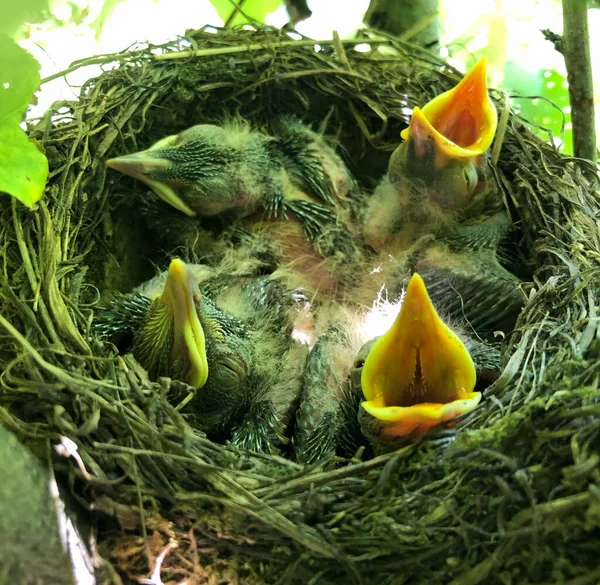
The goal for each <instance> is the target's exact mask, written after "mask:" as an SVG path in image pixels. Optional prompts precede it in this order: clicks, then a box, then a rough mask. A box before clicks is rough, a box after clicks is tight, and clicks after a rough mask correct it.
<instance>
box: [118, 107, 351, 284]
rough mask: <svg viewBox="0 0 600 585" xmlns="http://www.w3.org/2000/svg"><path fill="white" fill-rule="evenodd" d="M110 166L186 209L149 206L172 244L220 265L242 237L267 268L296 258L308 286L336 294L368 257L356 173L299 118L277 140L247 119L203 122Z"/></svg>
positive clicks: (286, 121) (285, 122) (153, 222)
mask: <svg viewBox="0 0 600 585" xmlns="http://www.w3.org/2000/svg"><path fill="white" fill-rule="evenodd" d="M107 165H108V166H109V167H112V168H115V169H117V170H120V171H121V172H123V173H125V174H128V175H131V176H133V177H135V178H137V179H139V180H141V181H143V182H145V183H146V184H147V185H149V186H150V187H151V188H152V190H153V191H154V192H155V193H156V195H158V197H160V198H161V199H162V200H163V201H164V202H166V203H167V204H168V205H169V206H171V207H172V208H173V209H175V210H178V211H179V212H182V213H183V214H185V215H181V214H179V215H175V214H173V213H170V214H169V213H165V211H164V206H162V208H161V207H160V206H158V207H157V206H155V205H146V207H147V208H148V213H147V217H148V222H149V224H150V226H151V227H152V228H153V229H154V231H156V232H157V233H159V234H162V236H163V237H164V238H163V239H165V240H167V242H166V243H167V245H168V246H169V247H170V248H171V249H173V248H176V247H184V248H186V249H190V248H192V249H193V250H194V252H195V254H196V256H198V257H200V258H203V261H208V262H213V263H219V262H220V261H221V259H222V254H223V251H224V250H225V249H227V248H228V246H230V244H232V243H233V244H234V245H235V243H236V238H239V237H240V233H241V234H243V235H242V236H241V237H242V239H243V247H244V249H245V251H248V250H250V251H252V250H258V251H259V252H260V253H261V254H262V256H261V258H262V260H263V262H264V263H265V265H267V266H270V267H271V268H272V269H274V268H277V267H279V266H283V265H287V264H293V268H294V270H295V271H296V272H302V274H303V275H304V280H305V282H306V286H307V287H308V288H310V289H312V290H314V291H317V290H320V291H326V292H332V291H334V290H336V288H337V286H338V282H339V281H340V280H344V278H345V277H346V272H345V270H344V266H345V265H346V264H347V262H348V260H351V259H353V258H356V259H359V258H360V257H361V255H362V248H361V246H360V245H359V244H358V243H357V240H356V238H355V235H356V233H355V229H354V227H353V226H354V213H355V212H354V203H355V202H354V198H355V195H356V188H355V183H354V181H353V179H352V177H351V176H350V174H349V172H348V170H347V169H346V167H345V165H344V163H343V161H342V160H341V158H340V157H339V156H338V155H337V154H336V152H335V151H334V150H333V148H331V147H330V146H329V145H328V144H327V143H326V142H325V140H324V139H323V137H322V136H320V135H319V134H317V133H315V132H313V131H312V130H310V129H309V128H308V127H306V126H305V125H304V124H302V123H301V122H299V121H297V120H295V119H293V118H283V119H282V120H281V122H280V124H279V129H278V132H277V135H276V136H268V135H266V134H263V133H260V132H258V131H255V130H251V129H250V128H249V126H248V125H247V124H245V123H242V122H239V121H238V122H231V123H227V124H224V125H223V126H214V125H198V126H194V127H192V128H189V129H188V130H185V131H184V132H181V133H180V134H178V135H175V136H171V137H167V138H164V139H163V140H161V141H159V142H158V143H156V144H155V145H153V146H152V147H151V148H149V149H148V150H145V151H142V152H139V153H136V154H133V155H126V156H122V157H118V158H115V159H111V160H109V161H107ZM186 216H187V217H186ZM345 263H346V264H345Z"/></svg>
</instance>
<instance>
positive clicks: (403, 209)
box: [362, 58, 525, 337]
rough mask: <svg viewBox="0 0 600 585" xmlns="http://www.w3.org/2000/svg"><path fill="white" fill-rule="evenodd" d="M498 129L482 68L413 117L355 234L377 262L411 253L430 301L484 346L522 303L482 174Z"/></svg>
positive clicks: (497, 199)
mask: <svg viewBox="0 0 600 585" xmlns="http://www.w3.org/2000/svg"><path fill="white" fill-rule="evenodd" d="M496 126H497V114H496V109H495V107H494V104H493V102H492V101H491V99H490V97H489V95H488V91H487V85H486V60H485V58H484V59H481V60H480V61H479V62H478V63H477V64H476V65H475V66H474V67H473V69H472V70H471V71H470V72H469V73H468V74H467V75H466V76H465V77H464V79H463V80H462V81H461V82H460V83H459V84H458V85H457V86H456V87H455V88H454V89H452V90H450V91H447V92H445V93H443V94H441V95H439V96H437V97H435V98H434V99H433V100H431V101H430V102H429V103H427V104H426V105H425V106H424V107H423V108H422V109H420V108H418V107H416V108H415V109H414V112H413V115H412V118H411V121H410V125H409V127H408V128H407V129H406V130H404V131H403V132H402V137H403V138H404V139H405V142H403V143H402V144H401V145H400V146H399V147H398V148H397V149H396V150H395V151H394V153H393V154H392V156H391V158H390V161H389V168H388V174H387V175H386V176H385V177H384V179H383V180H382V182H381V184H380V185H379V186H378V187H377V189H376V190H375V192H374V193H373V195H372V197H371V198H370V200H369V201H368V203H367V206H366V210H365V213H364V217H363V224H362V226H363V235H364V238H365V240H366V241H367V242H368V243H369V244H370V245H372V246H373V247H375V248H376V249H378V250H379V251H380V252H382V256H383V257H385V256H391V257H394V258H395V257H399V256H402V254H404V253H406V251H407V250H409V251H410V254H412V258H411V260H410V264H411V267H412V269H413V270H416V271H418V272H419V273H420V274H421V275H422V277H423V279H424V280H425V282H426V284H427V286H428V290H429V293H430V295H431V296H432V298H433V301H434V302H435V303H436V304H437V303H440V302H442V303H443V305H444V309H445V310H446V311H447V314H448V315H449V316H450V317H452V318H461V319H466V320H467V321H468V322H469V323H470V324H471V326H472V328H473V329H474V330H475V332H476V333H477V334H479V335H482V336H485V337H489V336H492V335H494V333H495V331H497V330H504V331H510V330H511V329H512V327H513V326H514V323H515V320H516V318H517V316H518V314H519V312H520V310H521V308H522V307H523V304H524V301H525V296H524V295H523V293H522V292H521V291H520V289H519V284H520V280H519V279H518V278H517V277H516V276H514V275H513V274H511V273H510V272H508V271H507V270H506V269H505V268H504V267H503V266H502V265H501V264H500V262H499V261H498V247H499V245H500V243H501V240H502V239H503V238H504V237H505V236H506V234H507V233H508V231H509V230H510V221H509V218H508V216H507V215H506V213H505V212H504V211H503V210H502V197H501V194H500V191H499V190H498V188H497V186H496V184H495V182H494V181H493V178H492V175H491V171H490V169H489V167H488V164H487V150H488V148H489V147H490V145H491V143H492V141H493V139H494V135H495V132H496Z"/></svg>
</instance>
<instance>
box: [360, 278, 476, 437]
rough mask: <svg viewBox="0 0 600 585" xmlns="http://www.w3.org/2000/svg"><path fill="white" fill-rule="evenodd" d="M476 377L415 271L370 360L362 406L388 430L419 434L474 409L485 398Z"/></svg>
mask: <svg viewBox="0 0 600 585" xmlns="http://www.w3.org/2000/svg"><path fill="white" fill-rule="evenodd" d="M475 381H476V374H475V365H474V364H473V360H472V359H471V356H470V355H469V352H468V351H467V349H466V348H465V346H464V345H463V343H462V341H461V340H460V339H459V338H458V336H457V335H456V334H455V333H454V332H453V331H452V330H451V329H450V328H449V327H448V326H447V325H446V324H445V323H444V322H443V321H442V320H441V319H440V317H439V316H438V314H437V312H436V310H435V308H434V307H433V304H432V303H431V299H430V298H429V295H428V294H427V289H426V288H425V283H424V282H423V279H422V278H421V277H420V276H419V275H418V274H416V273H415V274H413V276H412V278H411V280H410V282H409V284H408V287H407V290H406V294H405V296H404V301H403V303H402V308H401V309H400V313H399V314H398V317H397V318H396V320H395V321H394V324H393V325H392V327H391V328H390V329H389V330H388V331H387V332H386V333H384V334H383V335H382V336H381V337H380V338H379V339H378V340H377V341H376V342H375V343H374V345H373V347H372V349H371V351H370V353H369V355H368V356H367V358H366V360H365V363H364V367H363V371H362V376H361V385H362V389H363V394H364V397H365V399H366V400H365V402H363V403H362V407H363V408H364V409H365V410H366V411H367V412H368V413H369V414H370V415H371V416H373V417H375V418H376V419H378V420H379V421H381V423H382V426H383V432H384V433H385V434H387V435H391V436H401V435H408V434H411V433H413V432H414V433H415V434H416V435H417V436H418V435H422V434H424V433H426V432H427V431H428V430H429V429H430V428H431V427H433V426H435V425H438V424H440V423H442V422H444V421H447V420H450V419H452V418H455V417H456V416H458V415H460V414H463V413H465V412H469V411H470V410H472V409H473V408H475V406H477V404H479V401H480V400H481V393H479V392H473V388H474V387H475Z"/></svg>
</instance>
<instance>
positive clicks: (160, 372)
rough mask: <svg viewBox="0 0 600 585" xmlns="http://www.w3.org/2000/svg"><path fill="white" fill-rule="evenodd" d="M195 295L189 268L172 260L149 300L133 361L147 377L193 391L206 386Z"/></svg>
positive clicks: (195, 285) (196, 293) (201, 333)
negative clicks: (175, 382)
mask: <svg viewBox="0 0 600 585" xmlns="http://www.w3.org/2000/svg"><path fill="white" fill-rule="evenodd" d="M199 295H200V292H199V290H198V285H197V283H196V280H195V279H194V276H193V274H192V272H191V271H190V270H189V267H188V266H187V265H186V264H185V263H184V262H182V261H181V260H179V259H177V258H176V259H174V260H172V261H171V265H170V266H169V271H168V273H167V280H166V283H165V286H164V289H163V291H162V292H161V293H160V294H157V295H156V296H155V297H154V298H153V299H152V301H151V303H150V306H149V308H148V311H147V313H146V315H145V318H144V320H143V322H142V325H141V327H140V328H139V329H138V330H137V331H136V333H135V338H134V354H135V356H136V359H137V360H138V361H139V362H140V364H142V365H143V366H144V367H145V368H146V369H147V370H148V372H149V375H150V377H151V378H154V379H155V378H158V377H159V376H168V377H170V378H172V379H175V380H180V381H182V382H186V383H187V384H189V385H190V386H192V387H193V388H196V389H198V388H202V386H204V384H205V383H206V380H207V379H208V360H207V355H206V338H205V332H204V328H203V327H202V324H201V322H200V318H199V315H198V308H197V304H198V301H199Z"/></svg>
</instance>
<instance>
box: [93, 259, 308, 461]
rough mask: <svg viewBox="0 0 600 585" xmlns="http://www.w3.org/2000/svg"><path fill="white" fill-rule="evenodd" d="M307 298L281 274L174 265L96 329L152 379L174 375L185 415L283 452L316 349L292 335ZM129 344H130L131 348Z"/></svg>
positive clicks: (123, 299)
mask: <svg viewBox="0 0 600 585" xmlns="http://www.w3.org/2000/svg"><path fill="white" fill-rule="evenodd" d="M305 304H306V300H305V298H304V297H303V296H302V294H301V293H300V292H299V291H294V290H292V289H290V288H289V287H288V286H287V285H286V284H285V283H284V282H283V281H282V280H281V279H279V278H278V275H277V274H273V275H268V276H257V275H254V274H240V271H239V268H238V272H237V273H235V272H234V273H233V274H232V273H229V272H227V271H226V268H225V267H224V266H220V267H218V268H216V267H208V266H204V265H189V264H184V263H183V262H181V261H180V260H174V261H173V262H172V263H171V267H170V269H169V271H168V272H167V273H163V274H160V275H158V276H157V277H155V278H154V279H152V280H151V281H149V282H147V283H145V284H144V285H142V286H140V287H139V288H138V289H137V290H136V291H134V292H133V293H130V294H128V295H123V296H119V297H117V298H115V299H113V301H112V302H110V303H109V304H108V306H107V307H106V308H105V309H102V310H101V311H99V314H98V316H97V318H96V329H97V331H98V332H99V333H101V334H102V335H103V336H105V337H107V338H109V339H113V340H118V339H119V338H121V339H123V336H128V337H129V340H130V344H129V346H130V347H131V349H132V352H133V354H134V356H135V357H136V359H137V360H138V361H139V362H140V364H141V365H142V366H143V367H144V368H145V369H146V370H147V371H148V372H149V376H150V378H151V379H154V380H156V379H157V378H159V377H161V376H165V377H170V378H171V379H172V380H173V382H172V385H171V387H172V391H173V393H174V397H173V398H174V400H177V401H180V400H181V399H183V398H184V397H186V395H187V397H188V398H189V397H190V396H191V400H189V402H188V403H187V405H186V406H185V408H184V409H183V412H185V413H186V414H187V416H188V417H189V418H190V420H191V421H193V422H194V424H195V425H196V426H197V427H198V428H200V429H202V430H204V431H205V432H207V433H208V434H209V435H210V436H213V437H215V438H218V439H219V440H226V439H231V440H232V441H233V442H234V443H235V444H236V445H238V446H240V447H243V448H248V449H252V450H262V451H276V450H277V449H278V447H279V446H280V445H281V443H283V442H285V438H284V434H285V430H286V427H287V424H288V422H289V420H290V418H291V416H292V414H293V411H294V408H295V404H296V402H297V400H298V394H299V391H300V373H299V371H300V369H301V368H302V367H303V365H304V361H305V360H306V355H307V353H308V349H307V347H306V346H305V345H303V344H300V343H299V342H297V341H295V340H294V339H293V338H292V336H291V333H292V330H293V327H294V321H295V320H296V319H301V318H302V312H303V310H304V305H305ZM121 345H124V347H128V344H127V343H124V344H123V343H122V344H121Z"/></svg>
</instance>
